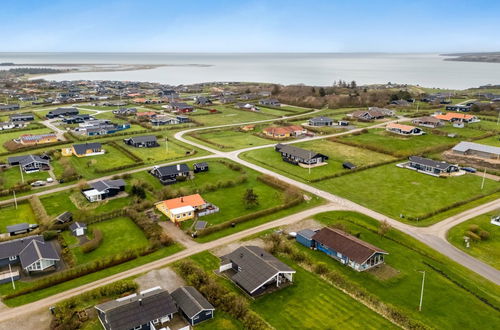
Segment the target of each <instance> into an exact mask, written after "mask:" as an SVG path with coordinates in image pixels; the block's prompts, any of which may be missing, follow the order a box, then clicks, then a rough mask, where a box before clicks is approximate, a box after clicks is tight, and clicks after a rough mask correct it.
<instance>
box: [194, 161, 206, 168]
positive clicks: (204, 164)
mask: <svg viewBox="0 0 500 330" xmlns="http://www.w3.org/2000/svg"><path fill="white" fill-rule="evenodd" d="M193 167H208V163H207V162H199V163H195V164H193Z"/></svg>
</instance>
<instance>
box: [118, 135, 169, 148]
mask: <svg viewBox="0 0 500 330" xmlns="http://www.w3.org/2000/svg"><path fill="white" fill-rule="evenodd" d="M123 142H125V143H126V144H128V145H130V146H133V147H136V148H154V147H159V146H160V144H159V143H158V141H157V139H156V136H154V135H144V136H134V137H131V138H127V139H124V140H123Z"/></svg>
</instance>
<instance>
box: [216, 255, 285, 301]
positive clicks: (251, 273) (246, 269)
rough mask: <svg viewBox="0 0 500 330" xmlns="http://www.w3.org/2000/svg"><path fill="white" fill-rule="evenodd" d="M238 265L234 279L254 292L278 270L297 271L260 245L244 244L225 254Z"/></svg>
mask: <svg viewBox="0 0 500 330" xmlns="http://www.w3.org/2000/svg"><path fill="white" fill-rule="evenodd" d="M223 259H227V260H229V261H231V262H233V263H235V264H237V265H238V267H239V271H238V273H236V274H235V275H234V276H233V277H232V280H233V281H234V282H236V283H238V284H239V285H240V286H241V287H243V288H244V289H245V290H246V291H248V292H250V293H253V292H254V291H255V290H257V289H259V288H260V287H261V286H262V285H263V284H264V283H265V282H267V281H268V280H270V279H271V278H272V277H273V276H275V275H276V274H277V273H278V272H295V271H294V270H293V269H292V268H290V267H289V266H288V265H286V264H284V263H283V262H281V261H280V260H278V259H277V258H276V257H274V256H273V255H271V254H269V253H268V252H266V251H265V250H264V249H262V248H260V247H258V246H242V247H239V248H237V249H236V250H234V251H233V252H231V253H229V254H227V255H225V256H224V257H223Z"/></svg>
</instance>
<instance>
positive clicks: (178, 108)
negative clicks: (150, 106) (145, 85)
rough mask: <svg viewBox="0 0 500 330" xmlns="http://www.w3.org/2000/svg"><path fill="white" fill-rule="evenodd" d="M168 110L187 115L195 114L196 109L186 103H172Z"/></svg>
mask: <svg viewBox="0 0 500 330" xmlns="http://www.w3.org/2000/svg"><path fill="white" fill-rule="evenodd" d="M166 107H167V108H168V109H171V110H172V111H173V112H180V113H187V112H193V110H194V107H193V106H192V105H189V104H187V103H184V102H170V103H169V104H168V105H167V106H166Z"/></svg>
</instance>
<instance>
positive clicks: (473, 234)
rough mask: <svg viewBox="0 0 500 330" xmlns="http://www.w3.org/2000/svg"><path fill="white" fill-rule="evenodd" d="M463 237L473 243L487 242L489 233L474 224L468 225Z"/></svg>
mask: <svg viewBox="0 0 500 330" xmlns="http://www.w3.org/2000/svg"><path fill="white" fill-rule="evenodd" d="M465 235H466V236H468V237H469V238H470V239H471V240H473V241H475V242H479V241H487V240H488V239H489V238H490V233H489V232H488V231H486V230H484V229H482V228H480V227H479V226H478V225H476V224H472V225H470V226H469V229H468V230H467V231H466V232H465Z"/></svg>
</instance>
